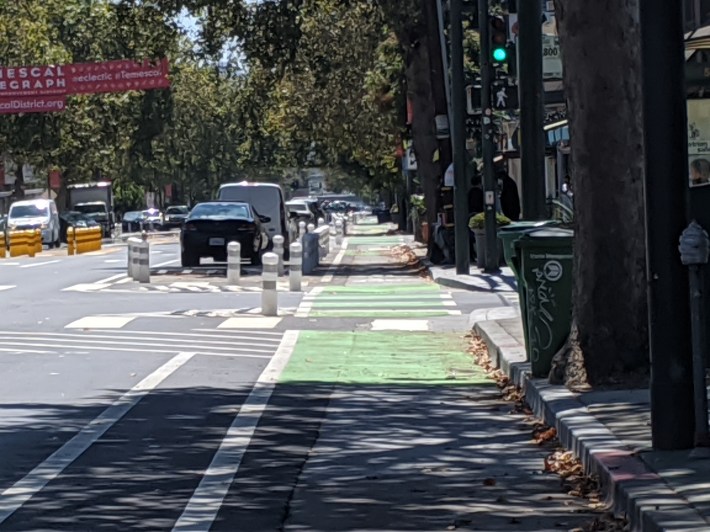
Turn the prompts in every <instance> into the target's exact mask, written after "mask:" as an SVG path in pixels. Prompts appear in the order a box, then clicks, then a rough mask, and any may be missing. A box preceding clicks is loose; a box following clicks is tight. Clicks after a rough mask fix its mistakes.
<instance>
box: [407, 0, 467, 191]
mask: <svg viewBox="0 0 710 532" xmlns="http://www.w3.org/2000/svg"><path fill="white" fill-rule="evenodd" d="M441 3H442V0H436V16H437V18H438V20H439V47H440V48H441V65H442V66H443V72H444V92H446V111H447V113H448V115H449V124H453V113H452V110H451V106H452V101H451V85H450V84H449V57H448V54H447V53H446V48H447V46H446V34H445V32H444V9H443V7H442V5H441ZM458 4H459V21H460V20H461V1H460V0H458ZM452 8H453V6H452ZM452 24H453V17H452ZM452 43H453V36H452ZM452 46H453V44H452ZM462 53H463V52H462ZM451 61H452V62H453V50H452V58H451ZM452 140H453V139H452ZM407 197H409V195H407Z"/></svg>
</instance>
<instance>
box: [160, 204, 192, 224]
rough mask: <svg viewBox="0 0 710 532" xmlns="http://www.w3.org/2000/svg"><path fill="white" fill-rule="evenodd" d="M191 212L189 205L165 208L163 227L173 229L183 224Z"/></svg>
mask: <svg viewBox="0 0 710 532" xmlns="http://www.w3.org/2000/svg"><path fill="white" fill-rule="evenodd" d="M189 213H190V209H188V208H187V205H173V206H172V207H168V208H167V209H165V214H164V215H163V229H171V228H173V227H180V226H182V224H183V222H184V221H185V219H186V218H187V215H188V214H189Z"/></svg>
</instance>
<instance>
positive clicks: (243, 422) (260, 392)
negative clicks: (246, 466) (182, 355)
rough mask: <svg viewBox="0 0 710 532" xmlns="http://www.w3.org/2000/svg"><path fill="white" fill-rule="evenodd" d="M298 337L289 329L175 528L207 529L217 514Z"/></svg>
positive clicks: (178, 529)
mask: <svg viewBox="0 0 710 532" xmlns="http://www.w3.org/2000/svg"><path fill="white" fill-rule="evenodd" d="M297 340H298V331H286V332H285V333H284V337H283V340H282V341H281V345H280V346H279V349H278V350H277V351H276V353H275V354H274V356H273V357H272V359H271V361H270V362H269V364H268V365H267V366H266V368H265V369H264V371H263V372H262V373H261V375H259V378H258V379H257V381H256V384H255V385H254V388H253V389H252V391H251V393H250V394H249V397H247V399H246V401H244V404H243V405H242V406H241V408H240V409H239V413H238V414H237V416H236V417H235V418H234V421H232V425H231V426H230V427H229V430H227V434H226V436H225V437H224V439H223V440H222V443H221V444H220V446H219V449H217V452H216V453H215V455H214V456H213V457H212V462H211V463H210V465H209V467H208V468H207V471H205V473H204V475H203V476H202V480H201V481H200V484H199V486H197V489H196V490H195V492H194V493H193V494H192V497H191V498H190V501H189V502H188V503H187V506H185V509H184V510H183V512H182V515H181V516H180V519H178V520H177V522H176V523H175V526H174V527H173V531H176V532H177V531H185V532H187V531H189V532H202V531H204V532H207V531H209V530H210V528H211V527H212V523H213V522H214V520H215V518H216V517H217V512H219V509H220V508H221V506H222V502H223V501H224V497H225V496H226V495H227V491H229V487H230V486H231V484H232V481H233V480H234V477H235V476H236V475H237V472H238V471H239V466H240V465H241V462H242V458H243V457H244V453H245V452H246V450H247V447H248V446H249V442H250V441H251V439H252V437H253V436H254V431H255V430H256V426H257V424H258V423H259V420H260V419H261V415H262V414H263V413H264V410H266V406H267V405H268V403H269V399H270V398H271V393H272V392H273V390H274V388H275V386H276V383H277V382H278V379H279V377H280V376H281V373H282V372H283V370H284V368H285V367H286V364H288V361H289V359H290V358H291V354H292V353H293V350H294V348H295V346H296V341H297Z"/></svg>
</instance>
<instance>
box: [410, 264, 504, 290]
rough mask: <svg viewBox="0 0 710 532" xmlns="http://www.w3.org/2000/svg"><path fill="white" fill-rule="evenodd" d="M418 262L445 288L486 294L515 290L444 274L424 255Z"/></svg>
mask: <svg viewBox="0 0 710 532" xmlns="http://www.w3.org/2000/svg"><path fill="white" fill-rule="evenodd" d="M419 262H420V263H421V265H422V266H424V267H425V268H426V269H427V271H428V272H429V275H430V277H431V278H432V280H433V281H434V282H435V283H437V284H440V285H441V286H446V287H447V288H458V289H460V290H469V291H471V292H483V293H487V294H515V293H516V292H515V291H514V290H512V289H511V290H496V289H495V288H491V287H485V286H478V285H476V284H474V283H472V282H466V281H465V280H464V279H461V276H458V275H455V274H454V275H451V276H449V275H446V274H445V273H443V272H441V271H440V270H439V269H438V268H436V267H435V266H434V265H433V264H432V263H431V261H430V260H429V259H428V258H427V257H426V256H424V257H420V258H419Z"/></svg>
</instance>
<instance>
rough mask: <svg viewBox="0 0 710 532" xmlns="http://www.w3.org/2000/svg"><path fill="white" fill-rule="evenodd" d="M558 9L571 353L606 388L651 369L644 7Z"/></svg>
mask: <svg viewBox="0 0 710 532" xmlns="http://www.w3.org/2000/svg"><path fill="white" fill-rule="evenodd" d="M555 9H556V14H557V23H558V28H559V34H560V42H561V46H562V52H563V54H562V55H563V64H564V84H565V92H566V96H567V105H568V116H569V122H570V138H571V139H572V140H571V149H572V154H571V157H572V161H571V168H572V176H571V177H572V188H573V190H574V198H575V244H574V245H575V250H574V252H575V253H574V255H575V262H574V311H573V315H574V319H573V321H574V326H573V332H572V337H571V340H572V341H571V347H572V349H571V350H569V352H567V353H565V356H566V357H567V362H570V361H571V362H573V363H572V364H568V365H567V367H568V369H569V368H574V367H577V366H578V364H575V363H574V361H577V362H580V361H581V358H580V357H583V363H584V368H585V369H586V373H587V376H588V379H589V381H590V382H591V383H600V382H607V381H610V380H614V379H616V378H618V377H619V375H622V374H625V373H629V372H637V371H639V370H641V371H643V370H644V369H645V368H646V367H647V366H648V334H647V331H648V328H647V293H646V288H647V284H646V266H645V263H646V261H645V229H644V228H645V223H644V220H645V218H644V216H645V214H644V197H643V176H644V162H643V125H642V108H641V104H642V98H641V94H642V93H641V91H642V87H641V55H640V27H639V14H638V10H639V1H638V0H620V1H616V2H602V3H599V2H578V1H575V0H556V1H555ZM649 215H651V216H653V213H649ZM570 355H571V356H570ZM573 373H574V372H569V371H568V377H574V375H573Z"/></svg>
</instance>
